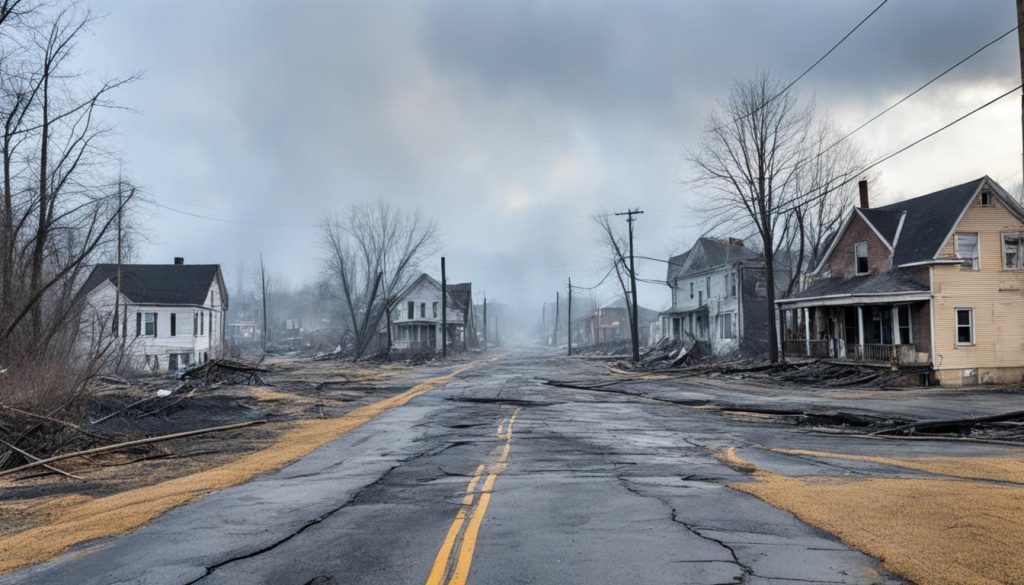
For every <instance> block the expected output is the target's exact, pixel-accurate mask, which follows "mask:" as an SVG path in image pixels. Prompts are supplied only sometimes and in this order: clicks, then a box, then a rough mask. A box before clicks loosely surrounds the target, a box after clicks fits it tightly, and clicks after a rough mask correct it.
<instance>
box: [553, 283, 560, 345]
mask: <svg viewBox="0 0 1024 585" xmlns="http://www.w3.org/2000/svg"><path fill="white" fill-rule="evenodd" d="M560 312H561V311H560V307H559V306H558V291H555V332H554V333H553V334H552V336H551V345H553V346H555V347H558V315H559V314H560Z"/></svg>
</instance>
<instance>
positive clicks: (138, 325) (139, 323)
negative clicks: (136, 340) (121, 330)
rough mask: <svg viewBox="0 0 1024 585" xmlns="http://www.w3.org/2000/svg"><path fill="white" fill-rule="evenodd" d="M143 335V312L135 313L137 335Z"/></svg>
mask: <svg viewBox="0 0 1024 585" xmlns="http://www.w3.org/2000/svg"><path fill="white" fill-rule="evenodd" d="M140 335H142V313H135V337H138V336H140Z"/></svg>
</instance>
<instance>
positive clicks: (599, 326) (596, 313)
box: [573, 298, 658, 346]
mask: <svg viewBox="0 0 1024 585" xmlns="http://www.w3.org/2000/svg"><path fill="white" fill-rule="evenodd" d="M636 312H637V324H638V328H637V331H638V333H639V335H640V343H641V344H643V345H647V344H649V343H650V340H648V339H647V338H646V337H647V336H646V334H647V332H648V331H650V325H651V322H652V321H655V320H657V318H658V312H657V311H652V310H651V309H647V308H644V307H641V306H637V309H636ZM629 319H630V315H629V310H628V309H627V308H626V301H625V300H624V299H621V298H620V299H618V300H616V301H614V302H612V303H609V304H607V305H604V306H602V307H598V308H597V309H594V310H593V311H591V312H590V313H588V314H587V315H585V316H583V317H581V318H580V319H579V320H577V321H575V322H574V323H573V330H574V331H573V334H574V337H573V343H575V344H578V345H581V346H582V345H595V344H598V343H608V342H611V341H624V340H629V339H631V338H632V335H631V334H630V332H629Z"/></svg>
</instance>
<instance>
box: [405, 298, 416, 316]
mask: <svg viewBox="0 0 1024 585" xmlns="http://www.w3.org/2000/svg"><path fill="white" fill-rule="evenodd" d="M407 309H408V310H407V311H406V318H407V319H415V318H416V303H414V302H412V301H409V304H408V306H407Z"/></svg>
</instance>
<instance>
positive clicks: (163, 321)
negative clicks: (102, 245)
mask: <svg viewBox="0 0 1024 585" xmlns="http://www.w3.org/2000/svg"><path fill="white" fill-rule="evenodd" d="M118 273H120V298H118ZM79 299H80V300H81V302H82V304H81V309H82V312H81V316H82V326H83V327H82V330H83V333H84V334H85V335H84V337H83V342H88V343H96V342H97V341H98V340H99V339H107V340H112V341H114V342H116V343H118V344H119V345H121V346H123V347H124V349H125V352H126V354H127V355H128V357H129V359H130V360H131V362H132V363H133V364H134V365H135V366H136V367H139V368H142V369H145V370H147V371H151V372H167V371H172V372H173V371H176V370H179V369H181V368H185V367H187V366H189V365H191V364H200V363H203V362H205V361H207V360H209V359H214V358H219V357H222V356H223V354H224V350H225V348H224V332H225V323H224V315H225V312H226V311H227V307H228V293H227V289H226V288H225V286H224V277H223V275H222V274H221V271H220V265H218V264H189V265H186V264H185V261H184V259H182V258H175V259H174V264H122V265H121V266H120V270H119V269H118V265H117V264H97V265H96V266H95V267H94V268H93V269H92V272H91V273H90V274H89V278H87V279H86V281H85V284H84V285H82V288H81V289H80V291H79ZM115 309H116V312H117V313H118V314H117V315H116V316H115Z"/></svg>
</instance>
